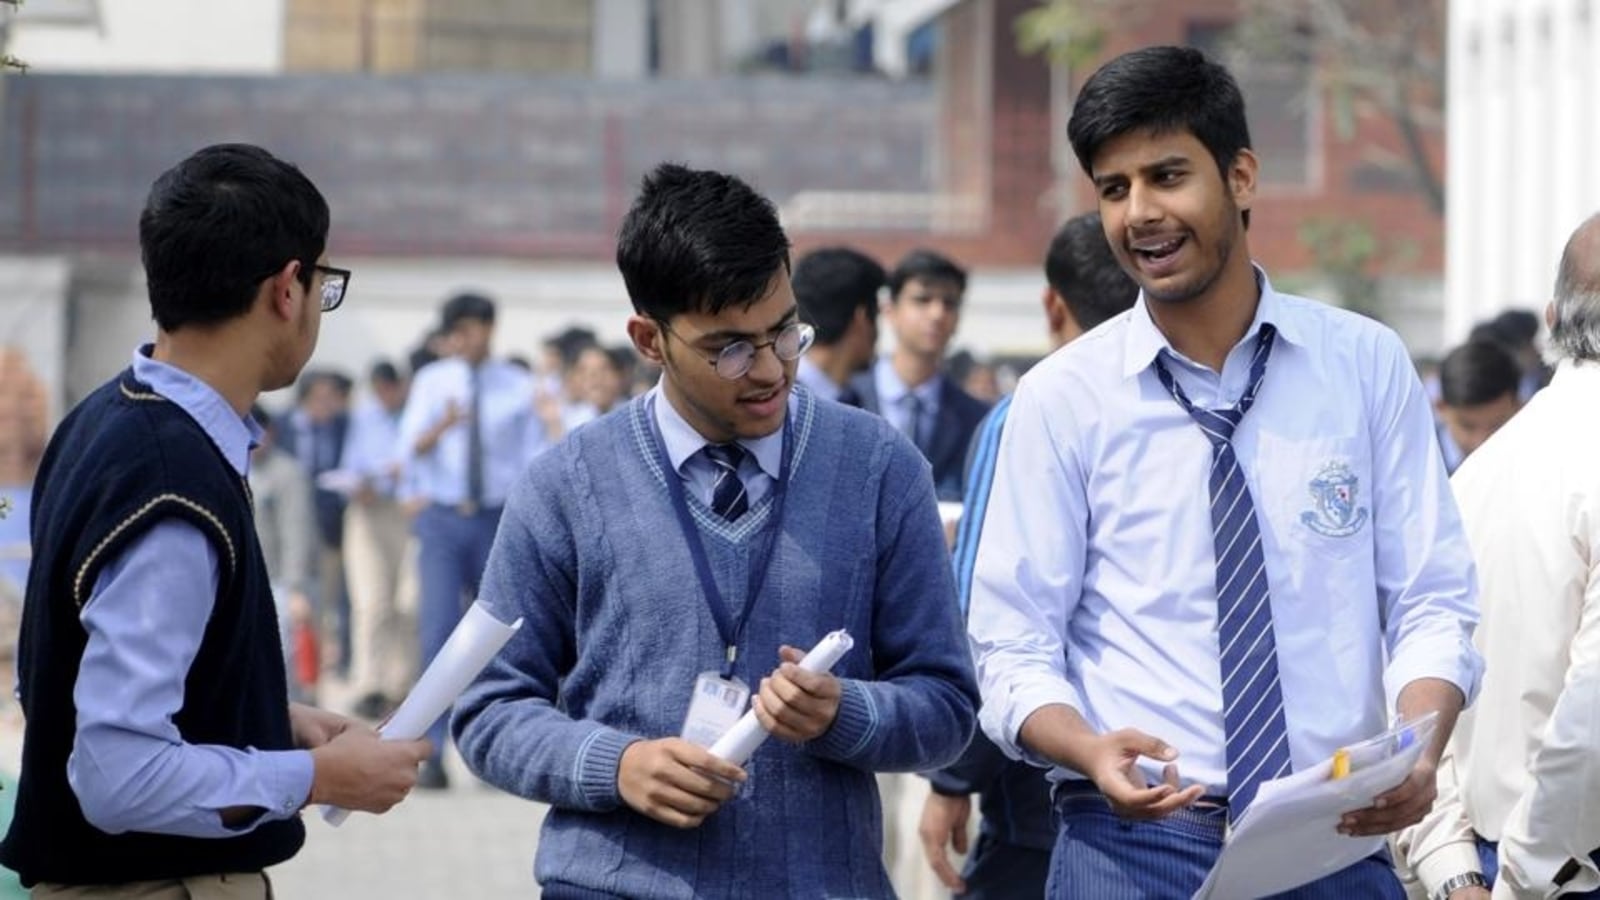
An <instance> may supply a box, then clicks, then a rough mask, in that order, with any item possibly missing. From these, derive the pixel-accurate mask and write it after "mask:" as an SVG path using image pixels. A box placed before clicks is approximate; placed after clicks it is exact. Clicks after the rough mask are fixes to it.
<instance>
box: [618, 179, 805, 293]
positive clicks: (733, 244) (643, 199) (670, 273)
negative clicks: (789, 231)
mask: <svg viewBox="0 0 1600 900" xmlns="http://www.w3.org/2000/svg"><path fill="white" fill-rule="evenodd" d="M617 268H618V269H619V270H621V272H622V281H623V283H624V284H626V285H627V288H628V299H629V300H631V301H632V302H633V309H634V311H635V312H637V313H639V314H640V315H644V316H650V317H651V318H654V319H657V320H660V321H666V320H668V319H671V318H672V317H673V316H676V315H678V314H680V313H686V312H704V313H710V314H712V315H716V314H717V313H720V312H722V310H724V309H725V308H727V307H729V306H733V305H736V304H737V305H742V306H750V305H752V304H754V303H756V302H757V301H760V300H762V299H764V298H765V297H766V296H767V294H768V291H767V288H768V286H769V285H770V284H771V283H772V279H773V277H774V276H775V275H777V274H778V273H779V272H780V271H783V272H787V271H788V269H789V238H788V237H787V236H786V235H785V234H784V233H783V226H781V225H780V224H778V210H777V207H775V206H773V205H772V201H770V200H768V199H767V198H766V197H763V196H761V195H760V194H758V193H756V191H755V189H754V188H752V187H750V185H748V184H746V183H745V182H744V181H743V180H741V179H740V178H738V177H737V176H734V175H728V174H724V173H722V172H713V171H710V170H704V169H690V168H688V167H687V166H682V165H678V164H677V163H663V164H661V165H659V166H657V167H656V168H655V170H654V171H652V172H651V173H650V174H648V175H646V176H645V177H644V181H643V183H642V184H641V186H640V189H639V196H638V197H636V198H634V201H633V206H632V207H631V208H629V210H628V214H627V215H626V216H624V217H623V220H622V228H621V230H620V231H619V233H618V235H617Z"/></svg>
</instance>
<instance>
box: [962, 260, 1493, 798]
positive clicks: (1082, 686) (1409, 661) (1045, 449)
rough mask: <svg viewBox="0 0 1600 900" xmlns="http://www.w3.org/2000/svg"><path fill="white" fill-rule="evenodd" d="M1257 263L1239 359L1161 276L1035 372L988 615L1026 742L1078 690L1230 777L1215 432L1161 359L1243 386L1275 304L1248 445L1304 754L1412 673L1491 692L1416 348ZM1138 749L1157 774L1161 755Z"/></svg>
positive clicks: (1189, 767)
mask: <svg viewBox="0 0 1600 900" xmlns="http://www.w3.org/2000/svg"><path fill="white" fill-rule="evenodd" d="M1258 277H1259V281H1260V284H1261V286H1262V291H1261V299H1260V303H1259V305H1258V308H1257V312H1256V317H1255V321H1254V322H1253V323H1252V324H1251V326H1250V328H1249V330H1248V333H1247V334H1246V335H1245V336H1244V338H1243V340H1241V341H1240V342H1239V344H1238V345H1237V346H1235V347H1234V348H1233V350H1232V352H1231V353H1230V354H1229V355H1228V357H1227V360H1226V361H1225V363H1224V365H1223V369H1222V373H1221V375H1220V376H1219V375H1218V374H1217V373H1215V372H1212V371H1211V370H1209V369H1207V368H1205V367H1203V366H1200V365H1197V364H1195V363H1193V362H1191V361H1189V360H1187V359H1185V358H1184V357H1183V356H1182V355H1181V354H1178V353H1176V351H1173V350H1172V349H1171V347H1170V345H1169V344H1168V343H1167V341H1166V339H1165V338H1164V337H1163V336H1162V334H1161V332H1160V331H1159V330H1158V329H1157V328H1156V326H1155V324H1154V323H1153V322H1152V320H1151V319H1150V314H1149V312H1148V311H1147V308H1146V305H1145V301H1144V299H1143V298H1141V299H1140V300H1139V302H1138V303H1137V304H1136V305H1135V306H1134V307H1133V309H1132V310H1131V311H1129V312H1128V313H1124V314H1123V315H1121V316H1119V317H1117V318H1115V319H1113V320H1111V321H1110V322H1109V323H1107V324H1106V325H1104V326H1103V327H1100V328H1097V329H1095V330H1094V331H1092V332H1090V333H1089V334H1088V335H1086V336H1084V337H1082V338H1080V339H1079V340H1077V341H1074V342H1073V343H1072V344H1070V345H1068V346H1067V347H1065V348H1064V349H1062V350H1060V351H1058V352H1056V353H1055V354H1054V355H1052V356H1050V357H1049V358H1048V359H1046V360H1045V361H1044V362H1042V363H1040V364H1039V365H1038V366H1037V367H1035V368H1034V369H1033V370H1032V371H1030V372H1029V373H1028V374H1027V376H1026V377H1024V378H1023V380H1022V383H1021V385H1020V386H1019V387H1018V389H1017V392H1016V399H1015V400H1014V401H1013V403H1012V405H1011V412H1010V415H1009V417H1008V418H1007V421H1006V427H1005V432H1004V435H1003V437H1002V438H1001V445H1000V458H999V462H998V466H997V471H996V473H995V478H994V484H993V488H992V493H991V496H990V498H989V506H988V510H987V514H986V517H985V519H984V523H983V534H982V540H981V543H980V546H979V549H978V556H977V561H976V565H975V571H974V579H973V585H972V600H971V603H972V606H971V615H970V620H969V625H968V630H969V634H970V637H971V640H972V646H973V651H974V654H975V657H976V660H977V664H978V674H979V679H980V684H981V686H982V690H983V701H984V704H983V710H982V717H983V726H984V729H985V731H986V732H988V733H989V735H990V736H991V737H993V738H994V739H995V742H996V743H997V744H999V745H1000V746H1001V747H1002V748H1005V749H1006V750H1007V751H1008V753H1010V754H1012V755H1014V756H1024V755H1027V754H1025V753H1024V751H1023V748H1021V747H1020V746H1019V744H1018V740H1017V739H1018V732H1019V731H1020V729H1021V727H1022V723H1023V722H1024V721H1025V720H1026V719H1027V718H1028V716H1029V715H1031V714H1032V713H1033V712H1035V711H1036V710H1038V709H1039V708H1040V707H1043V706H1045V705H1048V704H1055V703H1061V704H1066V705H1068V706H1071V707H1072V708H1074V709H1076V710H1077V711H1078V712H1080V713H1081V714H1082V715H1083V717H1084V718H1085V720H1087V721H1088V723H1089V724H1090V725H1091V726H1092V727H1094V728H1095V729H1096V730H1099V731H1102V732H1104V731H1108V730H1114V729H1118V728H1127V727H1131V728H1137V729H1139V730H1141V731H1144V732H1147V733H1149V734H1151V735H1154V736H1156V737H1158V738H1161V739H1163V740H1165V741H1167V742H1168V743H1170V744H1171V745H1172V746H1173V747H1175V748H1177V750H1178V752H1179V753H1180V754H1181V755H1180V757H1179V759H1178V761H1177V764H1178V767H1179V771H1180V774H1181V776H1182V778H1183V781H1184V783H1185V784H1189V783H1196V782H1198V783H1201V784H1204V785H1206V786H1207V787H1208V788H1209V790H1208V792H1212V793H1216V792H1220V791H1221V789H1222V788H1223V786H1224V785H1225V784H1226V773H1227V765H1226V760H1225V754H1224V739H1223V722H1222V688H1221V675H1220V672H1219V661H1218V657H1219V651H1218V647H1217V635H1216V631H1217V621H1216V619H1217V617H1216V583H1215V548H1214V546H1213V540H1212V529H1211V516H1210V496H1209V491H1208V487H1207V485H1208V472H1209V468H1210V464H1211V445H1210V443H1209V442H1208V440H1207V438H1206V437H1205V435H1204V434H1202V433H1201V431H1200V429H1199V428H1198V427H1196V426H1195V424H1194V422H1193V420H1192V419H1191V418H1190V417H1189V415H1188V414H1187V413H1186V412H1185V411H1184V410H1183V409H1182V408H1181V407H1180V406H1179V405H1178V404H1177V403H1176V402H1174V400H1173V398H1172V396H1171V395H1170V394H1169V393H1168V392H1167V391H1165V390H1163V389H1162V387H1161V384H1160V382H1159V381H1158V379H1157V377H1156V373H1155V370H1154V367H1153V366H1152V363H1153V361H1154V360H1155V358H1156V355H1157V353H1160V352H1163V351H1165V352H1166V353H1167V354H1169V355H1168V357H1167V358H1168V367H1169V368H1170V369H1171V371H1172V373H1173V375H1174V377H1175V378H1176V379H1177V380H1178V382H1179V383H1180V384H1181V385H1182V387H1183V389H1184V391H1185V392H1186V393H1187V394H1188V395H1189V397H1190V398H1191V399H1192V400H1193V401H1194V402H1195V404H1196V405H1202V406H1206V407H1210V408H1218V407H1223V406H1228V405H1231V404H1233V403H1234V402H1235V401H1236V400H1237V399H1238V398H1239V396H1240V394H1241V393H1242V392H1243V391H1244V388H1245V385H1246V383H1247V381H1248V378H1249V364H1250V355H1251V353H1252V350H1253V347H1254V342H1255V338H1256V334H1257V332H1258V330H1259V329H1260V327H1261V324H1262V323H1263V322H1270V323H1272V324H1273V325H1274V326H1275V327H1276V328H1277V329H1278V340H1277V343H1276V345H1275V347H1274V350H1273V352H1272V356H1271V359H1270V361H1269V363H1268V366H1267V372H1266V378H1265V381H1264V383H1263V385H1262V388H1261V392H1260V394H1259V395H1258V397H1257V400H1256V402H1255V406H1254V407H1253V408H1252V409H1251V410H1250V412H1249V413H1248V414H1246V415H1245V417H1244V420H1243V422H1242V424H1241V425H1240V426H1239V429H1238V431H1237V432H1236V433H1235V438H1234V447H1235V451H1236V453H1237V455H1238V457H1239V460H1240V464H1241V465H1242V467H1243V468H1244V470H1245V473H1246V475H1247V477H1248V479H1249V484H1250V490H1251V493H1252V496H1253V497H1254V499H1255V504H1256V515H1257V517H1258V519H1259V521H1260V524H1261V540H1262V544H1263V551H1264V553H1265V556H1266V566H1267V580H1268V583H1269V585H1270V587H1271V598H1272V599H1271V603H1272V615H1273V624H1274V631H1275V635H1276V639H1277V647H1278V665H1279V670H1280V674H1281V680H1282V687H1283V696H1284V702H1285V710H1286V714H1287V720H1288V728H1289V746H1290V752H1291V755H1292V758H1293V762H1294V766H1295V768H1297V769H1299V768H1303V767H1306V766H1309V765H1312V764H1314V763H1317V762H1320V761H1321V760H1323V759H1326V758H1327V757H1328V756H1329V755H1331V754H1332V753H1333V752H1334V751H1335V750H1336V749H1338V748H1339V747H1340V746H1341V745H1344V744H1348V743H1351V742H1354V741H1356V740H1359V739H1362V738H1366V737H1369V736H1371V735H1373V734H1376V733H1378V732H1379V731H1381V730H1382V729H1383V728H1384V727H1385V725H1386V724H1387V720H1388V711H1389V710H1390V709H1392V707H1393V704H1394V701H1395V698H1396V697H1397V695H1398V694H1399V691H1400V689H1401V688H1403V687H1404V686H1405V685H1406V684H1408V683H1410V682H1411V681H1414V680H1416V679H1419V678H1427V677H1432V678H1441V679H1444V680H1446V681H1448V682H1451V683H1452V684H1455V685H1456V686H1458V687H1459V688H1460V689H1461V690H1462V692H1463V693H1464V694H1465V695H1466V697H1467V698H1468V700H1469V701H1470V700H1471V698H1472V697H1473V695H1474V694H1475V692H1476V690H1477V686H1478V680H1479V677H1480V675H1481V673H1482V666H1483V664H1482V660H1481V658H1480V657H1479V656H1478V654H1477V652H1476V651H1475V650H1474V649H1473V647H1472V644H1471V635H1472V629H1473V627H1474V625H1475V624H1476V622H1477V616H1478V614H1477V607H1476V598H1475V593H1476V587H1475V580H1474V574H1473V567H1472V557H1471V553H1470V549H1469V547H1468V545H1467V542H1466V539H1465V537H1464V536H1463V533H1462V528H1461V522H1460V518H1459V515H1458V513H1457V511H1456V506H1455V502H1454V500H1453V499H1452V497H1451V494H1450V488H1449V484H1448V482H1447V481H1446V478H1445V471H1444V460H1443V457H1442V456H1441V455H1440V453H1439V448H1438V445H1437V443H1436V442H1435V440H1434V434H1433V417H1432V414H1431V411H1430V407H1429V403H1428V399H1427V395H1426V394H1425V392H1424V391H1423V388H1422V384H1421V382H1420V381H1418V379H1417V376H1416V371H1415V369H1414V368H1413V367H1412V364H1411V361H1410V360H1409V359H1408V357H1407V354H1406V350H1405V347H1404V346H1403V345H1402V344H1401V342H1400V339H1399V338H1398V337H1397V336H1396V335H1395V334H1394V333H1393V332H1392V331H1390V330H1389V329H1387V328H1385V327H1383V326H1381V325H1379V324H1377V323H1376V322H1373V321H1371V320H1369V319H1366V318H1364V317H1361V316H1358V315H1355V314H1352V313H1348V312H1344V311H1341V310H1338V309H1335V308H1333V307H1330V306H1326V305H1324V304H1320V303H1316V302H1314V301H1311V300H1306V299H1302V298H1299V297H1292V296H1288V295H1283V294H1278V293H1275V292H1274V291H1273V290H1272V287H1271V285H1270V283H1268V282H1267V281H1266V277H1265V275H1264V274H1261V275H1259V276H1258ZM1034 761H1035V762H1038V763H1040V764H1043V761H1042V760H1039V759H1037V758H1034ZM1140 765H1141V768H1142V769H1143V770H1144V771H1145V773H1146V775H1147V776H1148V777H1150V778H1152V779H1159V777H1160V768H1161V765H1160V763H1158V762H1156V761H1153V760H1148V759H1147V760H1142V761H1141V763H1140ZM1069 777H1078V776H1077V773H1072V772H1068V771H1066V770H1064V769H1060V768H1057V769H1053V770H1052V772H1051V778H1052V779H1053V780H1060V779H1063V778H1069Z"/></svg>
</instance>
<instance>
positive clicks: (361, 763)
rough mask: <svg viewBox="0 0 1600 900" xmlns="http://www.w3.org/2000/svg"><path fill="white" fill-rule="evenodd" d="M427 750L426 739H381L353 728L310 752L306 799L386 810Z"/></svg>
mask: <svg viewBox="0 0 1600 900" xmlns="http://www.w3.org/2000/svg"><path fill="white" fill-rule="evenodd" d="M432 752H433V745H432V744H431V743H430V742H429V741H427V740H416V741H386V740H383V739H382V738H380V737H378V733H377V732H376V731H373V730H372V729H370V728H366V727H364V726H354V727H350V728H347V729H345V730H344V731H342V732H340V733H339V735H338V736H337V737H335V738H333V739H332V740H330V741H328V742H327V743H326V744H323V745H322V746H320V747H317V748H315V749H313V750H312V751H311V760H312V763H313V765H314V766H315V769H314V774H313V775H312V779H311V796H310V798H309V802H311V803H330V804H332V805H334V806H338V807H342V808H344V809H354V810H360V811H362V812H370V813H382V812H388V811H389V809H390V808H391V807H393V806H394V805H395V804H396V803H399V802H400V801H401V800H404V799H405V797H406V795H407V794H409V793H411V788H412V787H413V786H415V785H416V783H417V766H418V765H420V764H421V763H422V761H423V760H425V759H427V758H428V755H429V754H430V753H432Z"/></svg>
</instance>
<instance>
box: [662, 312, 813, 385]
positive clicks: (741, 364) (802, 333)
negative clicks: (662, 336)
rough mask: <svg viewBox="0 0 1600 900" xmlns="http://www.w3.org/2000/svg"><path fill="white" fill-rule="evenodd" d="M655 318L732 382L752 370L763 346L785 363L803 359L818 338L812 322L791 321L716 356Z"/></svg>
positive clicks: (663, 327)
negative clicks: (768, 337)
mask: <svg viewBox="0 0 1600 900" xmlns="http://www.w3.org/2000/svg"><path fill="white" fill-rule="evenodd" d="M656 321H657V322H658V323H659V324H660V325H661V330H662V331H665V332H666V333H667V334H670V335H672V336H673V337H675V338H677V339H678V340H680V341H683V342H684V344H686V345H688V347H689V349H691V350H693V351H694V352H695V353H697V354H700V355H701V358H702V359H704V360H705V361H706V362H707V363H709V364H710V365H711V368H713V369H715V370H716V372H717V374H718V375H720V376H722V377H723V378H726V379H727V380H729V381H733V380H735V379H738V378H743V377H744V376H745V374H746V373H748V372H749V371H750V367H751V366H753V365H755V364H756V354H757V353H760V352H761V349H762V348H763V347H771V348H772V352H773V355H775V356H777V357H778V359H781V360H783V361H784V362H793V361H794V360H797V359H799V358H800V354H802V353H804V352H806V351H807V350H808V349H810V348H811V342H812V341H814V340H816V339H817V331H816V329H814V328H812V327H811V326H810V325H807V324H806V323H804V322H790V323H789V324H788V325H785V326H783V327H782V328H780V329H778V333H777V334H775V335H773V336H772V340H770V341H762V342H761V343H756V342H754V341H734V342H733V343H731V344H729V345H728V346H726V347H723V348H722V349H721V350H720V351H718V352H717V355H716V356H715V357H706V356H705V355H704V354H703V353H702V351H701V350H700V349H699V348H697V347H695V345H693V344H690V343H689V341H688V340H686V339H685V338H684V337H683V335H681V334H678V333H677V332H675V331H673V330H672V328H671V327H670V326H669V325H667V323H666V322H664V321H661V320H660V319H657V320H656Z"/></svg>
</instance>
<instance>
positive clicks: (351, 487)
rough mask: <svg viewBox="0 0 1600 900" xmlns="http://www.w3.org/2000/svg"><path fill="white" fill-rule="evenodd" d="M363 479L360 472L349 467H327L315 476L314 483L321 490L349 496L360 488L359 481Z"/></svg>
mask: <svg viewBox="0 0 1600 900" xmlns="http://www.w3.org/2000/svg"><path fill="white" fill-rule="evenodd" d="M365 480H366V479H365V478H363V477H362V475H361V473H360V472H356V471H353V470H351V469H328V470H327V471H325V472H323V473H322V474H321V475H318V476H317V477H316V485H317V487H319V488H321V489H322V490H325V491H333V492H334V493H336V494H343V495H345V496H346V497H349V496H351V495H352V494H354V493H355V492H356V491H359V490H361V482H362V481H365Z"/></svg>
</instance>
